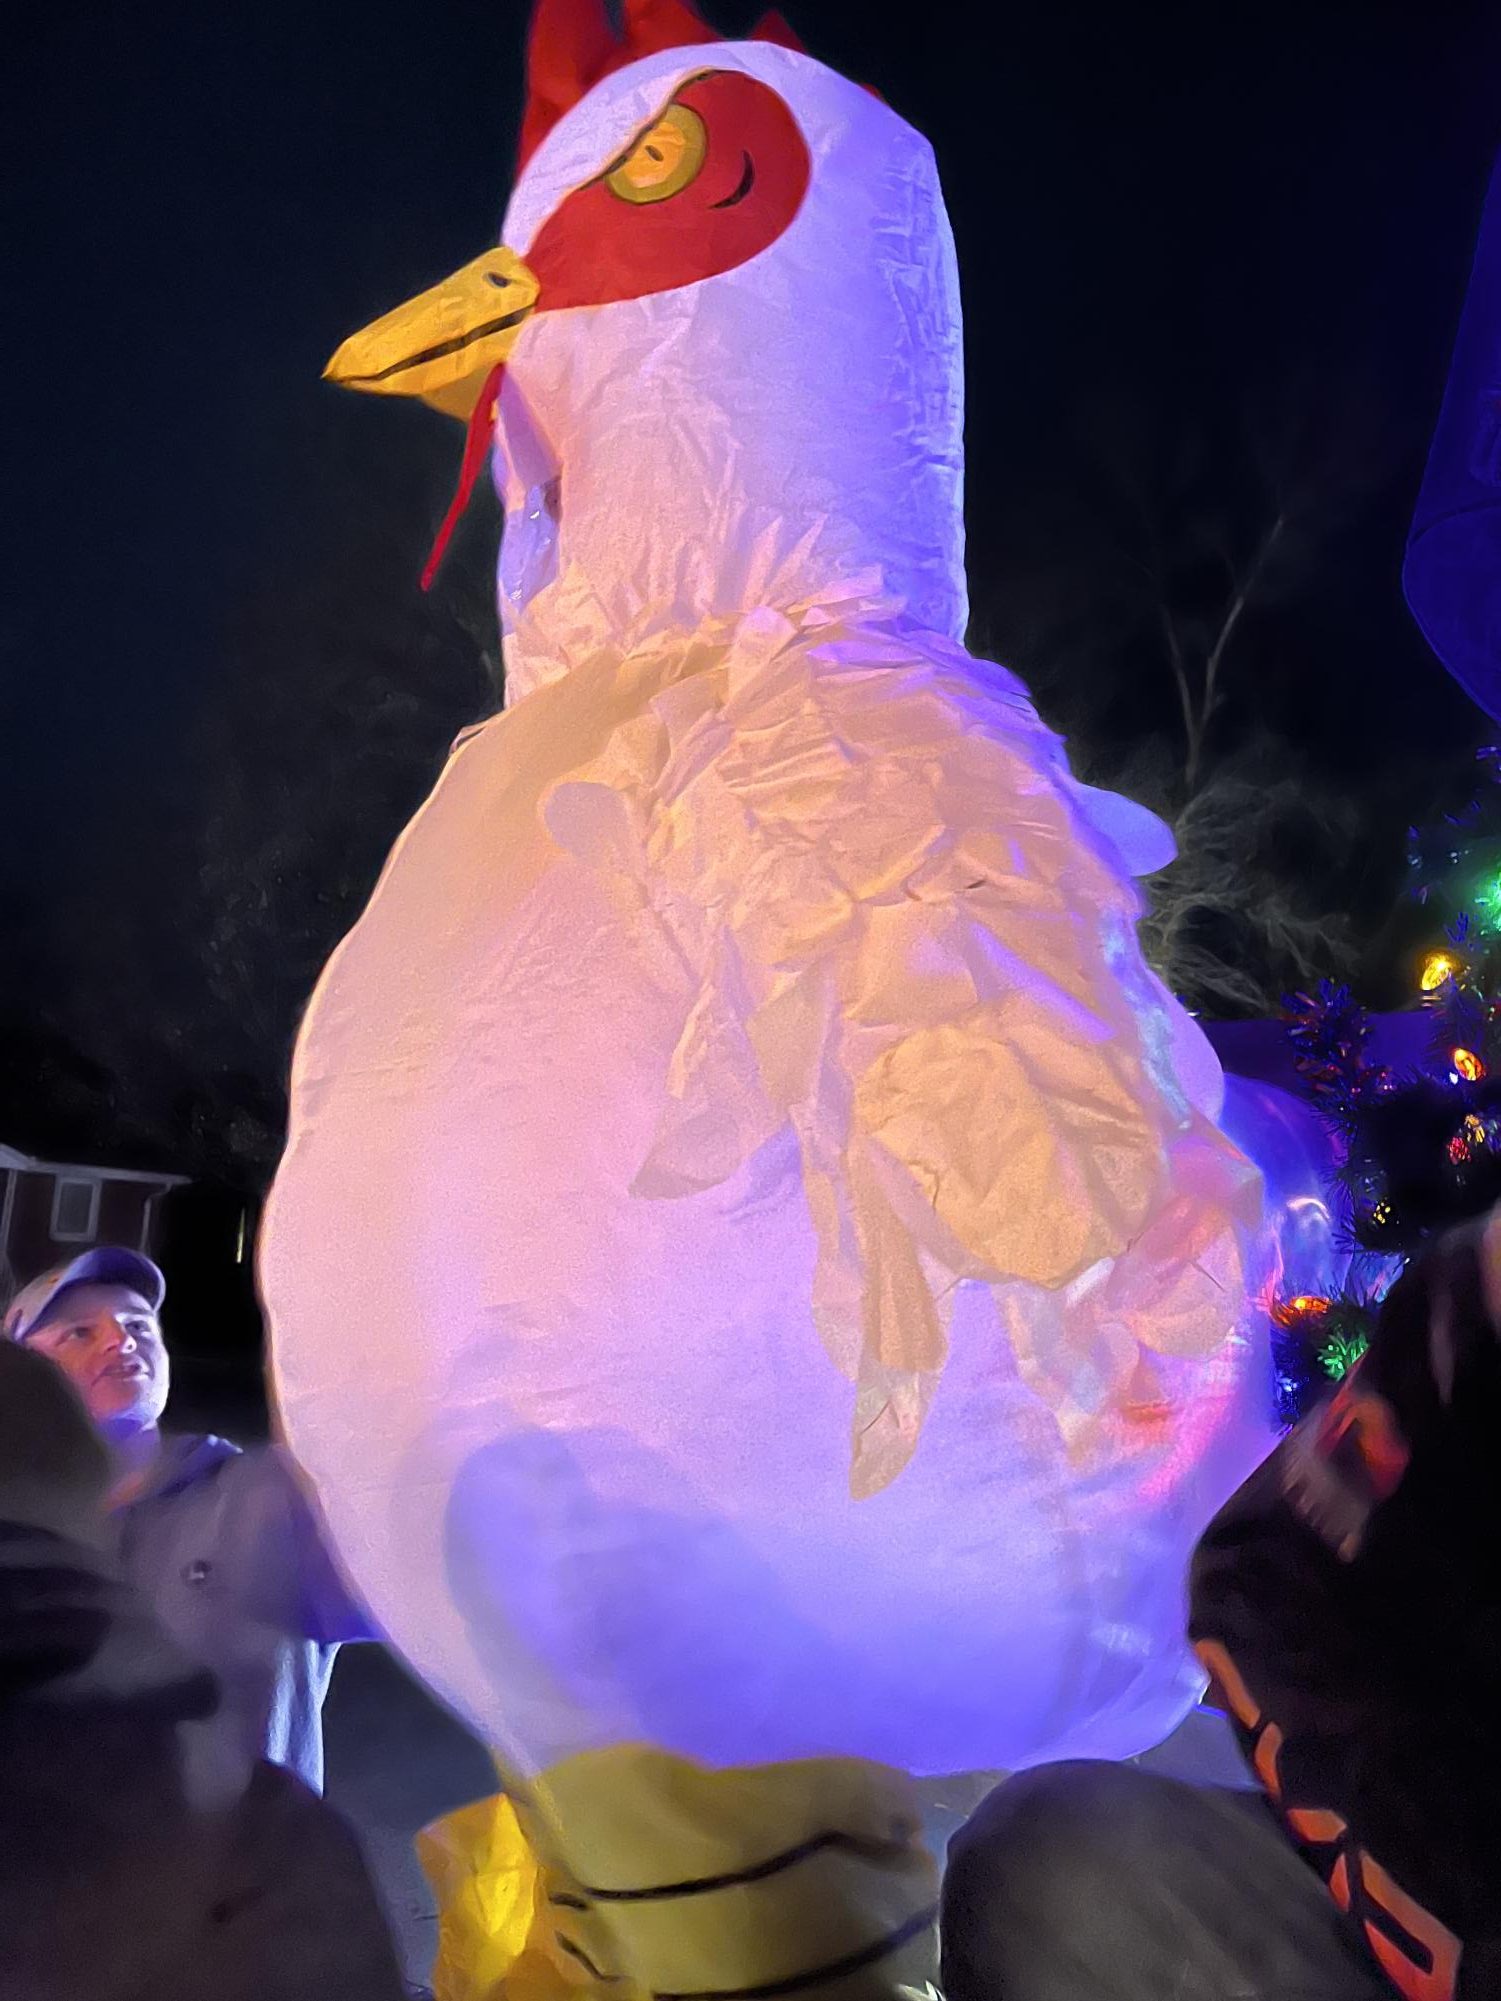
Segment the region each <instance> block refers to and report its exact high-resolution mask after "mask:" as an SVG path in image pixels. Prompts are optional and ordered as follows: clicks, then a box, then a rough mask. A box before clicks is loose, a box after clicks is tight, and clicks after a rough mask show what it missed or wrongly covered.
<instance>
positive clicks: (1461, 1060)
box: [1449, 1049, 1485, 1084]
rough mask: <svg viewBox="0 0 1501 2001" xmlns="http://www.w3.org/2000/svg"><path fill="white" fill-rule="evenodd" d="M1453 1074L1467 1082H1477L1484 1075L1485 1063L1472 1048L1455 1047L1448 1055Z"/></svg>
mask: <svg viewBox="0 0 1501 2001" xmlns="http://www.w3.org/2000/svg"><path fill="white" fill-rule="evenodd" d="M1449 1060H1450V1062H1452V1063H1453V1065H1454V1070H1455V1074H1456V1075H1457V1076H1460V1077H1463V1078H1464V1080H1465V1082H1466V1083H1467V1084H1478V1083H1479V1082H1480V1080H1481V1078H1482V1077H1483V1076H1484V1075H1485V1065H1484V1064H1483V1063H1482V1062H1481V1060H1480V1058H1479V1057H1478V1056H1477V1055H1476V1054H1475V1052H1474V1050H1473V1049H1456V1050H1455V1051H1454V1054H1453V1055H1452V1056H1451V1057H1450V1059H1449Z"/></svg>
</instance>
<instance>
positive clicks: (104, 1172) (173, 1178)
mask: <svg viewBox="0 0 1501 2001" xmlns="http://www.w3.org/2000/svg"><path fill="white" fill-rule="evenodd" d="M5 1172H9V1173H17V1172H19V1173H21V1174H68V1175H73V1176H75V1177H76V1178H77V1179H78V1180H80V1181H83V1180H88V1181H144V1182H149V1183H150V1184H151V1186H152V1187H154V1188H182V1187H185V1186H186V1185H187V1180H188V1177H187V1176H186V1175H185V1174H155V1173H150V1172H144V1173H143V1172H142V1171H141V1170H140V1169H139V1168H135V1167H86V1166H84V1165H83V1163H82V1162H75V1161H59V1160H37V1159H34V1158H33V1157H32V1155H31V1154H29V1153H19V1152H17V1150H16V1148H15V1147H13V1146H4V1145H0V1173H5Z"/></svg>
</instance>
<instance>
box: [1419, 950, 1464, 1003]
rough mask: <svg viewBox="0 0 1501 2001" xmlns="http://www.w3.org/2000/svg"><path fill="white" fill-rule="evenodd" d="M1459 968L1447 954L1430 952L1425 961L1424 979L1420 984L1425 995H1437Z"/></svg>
mask: <svg viewBox="0 0 1501 2001" xmlns="http://www.w3.org/2000/svg"><path fill="white" fill-rule="evenodd" d="M1458 970H1459V968H1458V966H1457V965H1456V964H1455V962H1454V960H1453V959H1452V958H1451V957H1450V956H1449V954H1448V953H1447V952H1430V953H1429V954H1428V957H1427V958H1426V959H1425V960H1424V961H1423V977H1422V980H1421V982H1420V984H1421V986H1422V989H1423V992H1424V993H1425V994H1436V993H1437V992H1438V991H1439V989H1440V987H1443V986H1445V985H1446V984H1447V983H1448V982H1449V981H1450V980H1452V979H1453V978H1454V975H1455V974H1456V973H1457V972H1458Z"/></svg>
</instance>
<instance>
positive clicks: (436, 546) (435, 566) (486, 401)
mask: <svg viewBox="0 0 1501 2001" xmlns="http://www.w3.org/2000/svg"><path fill="white" fill-rule="evenodd" d="M505 372H506V365H505V363H504V362H503V361H501V362H497V363H496V365H495V367H494V368H492V369H491V370H490V373H489V374H488V375H487V376H486V377H485V386H484V388H483V389H481V391H480V393H479V401H478V402H477V403H476V404H475V406H474V409H473V412H472V413H471V415H470V418H469V428H468V430H467V431H466V432H465V434H464V457H463V460H462V462H461V463H460V466H459V483H458V485H457V486H456V487H455V488H454V495H453V499H452V500H450V501H449V503H448V512H447V513H446V514H445V515H444V517H443V525H442V526H441V527H440V528H439V530H438V532H437V534H436V536H435V537H434V538H433V546H432V551H431V553H430V554H429V556H428V559H427V561H426V563H425V564H424V565H423V569H422V588H423V590H425V591H430V590H431V589H432V587H433V583H434V580H435V579H436V577H437V574H438V571H439V569H440V568H441V567H442V563H443V558H444V557H445V556H446V555H447V553H448V545H449V543H450V542H451V541H452V540H453V531H454V530H455V529H456V528H457V527H458V525H459V523H460V522H461V521H462V520H463V518H464V509H465V508H466V507H467V506H468V505H469V502H470V499H471V497H472V496H473V493H474V489H475V486H476V484H477V483H478V480H479V476H480V472H481V471H482V469H483V467H484V463H485V460H486V459H487V458H488V457H489V455H490V434H491V432H492V431H493V430H494V428H495V399H496V397H497V396H499V394H500V378H501V377H502V376H503V375H504V374H505Z"/></svg>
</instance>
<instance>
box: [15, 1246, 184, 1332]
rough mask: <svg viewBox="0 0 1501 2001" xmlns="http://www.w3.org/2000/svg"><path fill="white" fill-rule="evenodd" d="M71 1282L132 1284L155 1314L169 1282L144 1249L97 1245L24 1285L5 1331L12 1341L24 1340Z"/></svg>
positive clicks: (16, 1299) (165, 1294)
mask: <svg viewBox="0 0 1501 2001" xmlns="http://www.w3.org/2000/svg"><path fill="white" fill-rule="evenodd" d="M70 1285H128V1286H129V1287H130V1289H131V1291H132V1292H138V1293H139V1294H140V1295H141V1297H142V1299H144V1300H145V1301H146V1303H147V1304H148V1305H149V1306H150V1308H151V1310H152V1312H153V1313H159V1312H160V1311H161V1304H162V1301H163V1300H164V1299H165V1298H166V1296H167V1281H166V1280H165V1279H164V1278H163V1277H162V1275H161V1272H160V1270H159V1269H158V1267H157V1266H156V1265H154V1264H153V1263H152V1262H151V1260H150V1258H148V1257H145V1256H143V1255H142V1253H141V1252H140V1251H128V1250H126V1249H125V1247H124V1246H123V1245H121V1244H96V1245H95V1246H94V1248H93V1249H92V1250H89V1251H84V1252H83V1253H82V1255H81V1256H79V1257H76V1258H74V1259H73V1261H72V1263H71V1264H65V1265H58V1266H57V1267H56V1269H55V1270H53V1271H48V1272H43V1273H42V1276H41V1277H40V1278H34V1279H33V1280H32V1281H31V1283H30V1285H27V1286H23V1287H22V1288H21V1290H20V1291H19V1292H18V1293H17V1294H16V1296H15V1298H14V1299H13V1300H12V1301H11V1303H10V1305H9V1307H8V1308H7V1309H6V1314H5V1324H4V1333H5V1338H6V1339H7V1340H8V1341H24V1340H25V1339H26V1337H27V1335H28V1334H30V1333H31V1331H32V1329H33V1328H34V1327H35V1326H36V1324H37V1322H38V1321H39V1320H40V1319H41V1318H42V1316H43V1315H44V1314H45V1313H46V1311H47V1309H48V1307H49V1306H51V1304H52V1302H53V1300H54V1299H56V1298H57V1295H58V1294H59V1293H60V1292H66V1290H67V1289H68V1287H69V1286H70Z"/></svg>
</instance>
